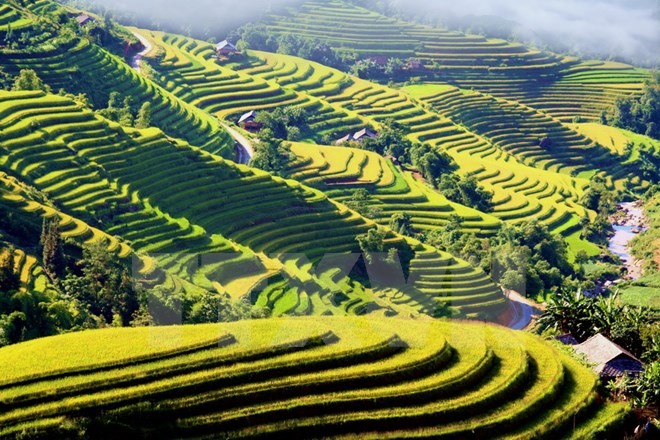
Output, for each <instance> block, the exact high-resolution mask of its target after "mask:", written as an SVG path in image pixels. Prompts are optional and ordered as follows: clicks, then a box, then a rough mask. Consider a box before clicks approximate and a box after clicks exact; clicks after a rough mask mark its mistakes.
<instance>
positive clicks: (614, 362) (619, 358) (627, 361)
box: [574, 333, 644, 379]
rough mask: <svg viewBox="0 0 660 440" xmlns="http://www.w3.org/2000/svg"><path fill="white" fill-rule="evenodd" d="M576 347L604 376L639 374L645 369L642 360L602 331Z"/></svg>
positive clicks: (611, 377)
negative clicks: (608, 337)
mask: <svg viewBox="0 0 660 440" xmlns="http://www.w3.org/2000/svg"><path fill="white" fill-rule="evenodd" d="M574 348H575V351H576V352H578V353H581V354H583V355H585V356H586V358H587V360H588V361H589V362H590V363H592V364H594V367H593V368H594V370H595V371H596V373H598V374H599V375H600V376H601V377H603V378H607V379H613V378H617V377H620V376H624V375H629V376H638V375H639V374H640V373H641V372H642V371H644V365H643V364H642V361H640V360H639V359H637V358H636V357H635V356H634V355H633V354H631V353H630V352H629V351H627V350H626V349H624V348H622V347H620V346H619V345H617V344H615V343H614V342H612V341H610V340H609V339H607V338H606V337H605V336H603V335H602V334H600V333H598V334H597V335H594V336H592V337H590V338H589V339H587V340H586V341H584V342H583V343H581V344H578V345H576V346H575V347H574Z"/></svg>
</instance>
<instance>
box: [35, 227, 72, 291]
mask: <svg viewBox="0 0 660 440" xmlns="http://www.w3.org/2000/svg"><path fill="white" fill-rule="evenodd" d="M40 244H41V251H42V254H41V255H42V258H43V265H44V273H45V274H46V276H48V278H49V279H50V280H51V282H53V283H57V282H58V280H59V279H60V277H61V276H62V275H63V274H64V270H65V268H66V261H65V258H64V251H63V243H62V236H61V235H60V231H59V220H58V219H57V218H55V219H46V218H44V221H43V225H42V228H41V239H40Z"/></svg>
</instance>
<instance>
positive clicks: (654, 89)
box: [601, 73, 660, 139]
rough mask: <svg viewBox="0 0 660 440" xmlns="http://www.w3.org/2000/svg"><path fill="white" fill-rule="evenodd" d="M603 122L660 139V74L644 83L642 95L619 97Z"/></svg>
mask: <svg viewBox="0 0 660 440" xmlns="http://www.w3.org/2000/svg"><path fill="white" fill-rule="evenodd" d="M601 120H602V122H606V123H609V124H611V125H614V126H615V127H620V128H625V129H627V130H631V131H634V132H635V133H640V134H646V135H647V136H650V137H652V138H654V139H660V129H659V127H658V121H660V74H658V73H656V74H655V75H654V76H653V78H651V80H649V81H647V82H646V84H645V85H644V90H643V93H642V95H641V96H640V95H633V96H629V97H625V98H624V97H621V98H617V100H616V101H615V103H614V107H613V109H612V111H611V112H610V114H609V115H604V116H603V117H601Z"/></svg>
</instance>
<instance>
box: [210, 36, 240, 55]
mask: <svg viewBox="0 0 660 440" xmlns="http://www.w3.org/2000/svg"><path fill="white" fill-rule="evenodd" d="M238 52H239V50H238V49H237V48H236V46H234V45H233V44H231V43H230V42H229V41H227V40H224V41H221V42H220V43H218V44H216V46H215V53H216V54H217V55H218V56H219V57H225V58H226V57H228V56H230V55H234V54H237V53H238Z"/></svg>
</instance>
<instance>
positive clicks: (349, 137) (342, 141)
mask: <svg viewBox="0 0 660 440" xmlns="http://www.w3.org/2000/svg"><path fill="white" fill-rule="evenodd" d="M352 138H353V135H352V134H347V135H346V136H344V137H343V138H341V139H337V142H335V145H343V144H345V143H346V142H348V141H350V140H351V139H352Z"/></svg>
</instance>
